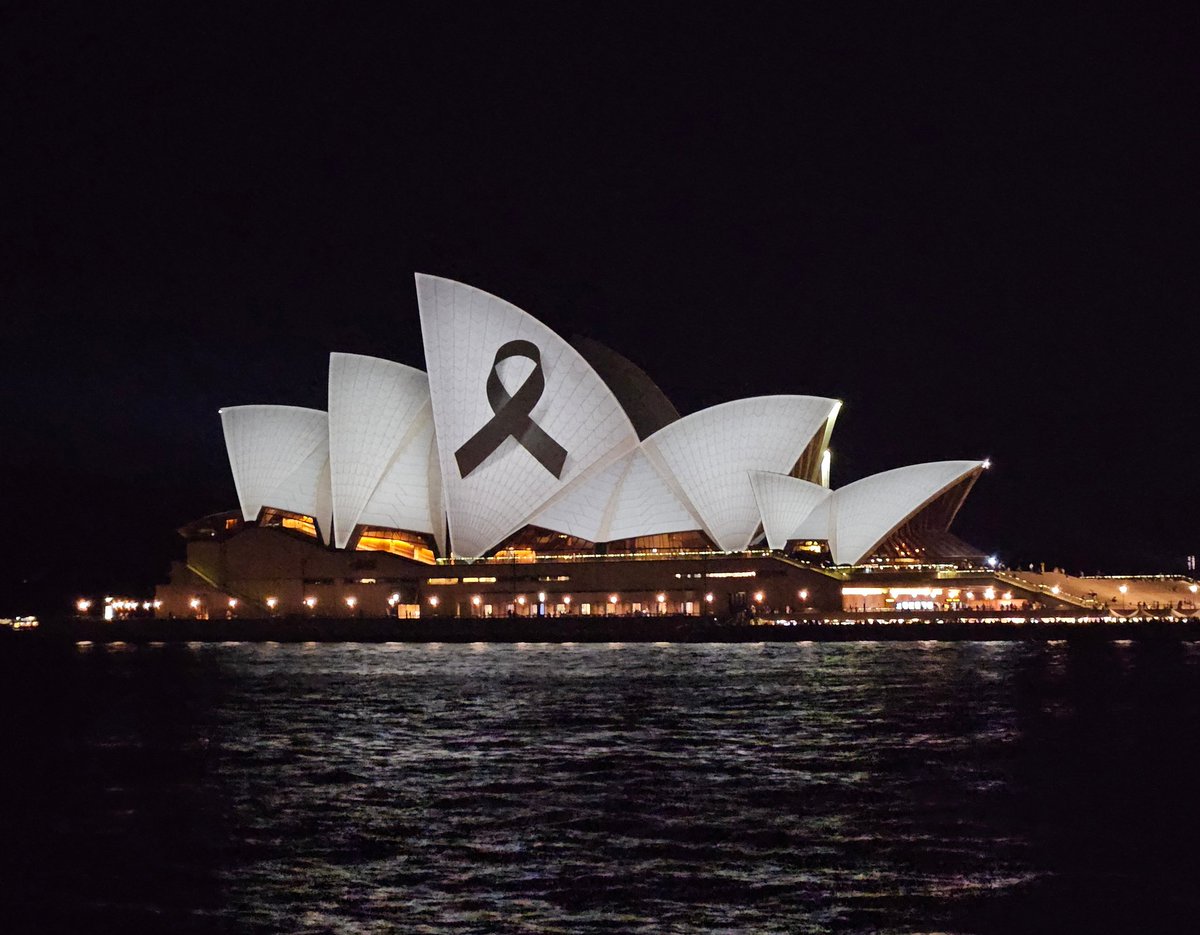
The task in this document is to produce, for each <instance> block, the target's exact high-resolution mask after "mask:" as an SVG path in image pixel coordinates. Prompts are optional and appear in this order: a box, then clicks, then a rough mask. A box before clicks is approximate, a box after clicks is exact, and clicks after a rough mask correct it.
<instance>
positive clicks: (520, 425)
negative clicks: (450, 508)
mask: <svg viewBox="0 0 1200 935" xmlns="http://www.w3.org/2000/svg"><path fill="white" fill-rule="evenodd" d="M510 357H524V358H526V359H528V360H532V361H533V373H531V374H530V375H529V376H528V377H527V378H526V379H525V382H524V383H522V384H521V385H520V386H519V387H518V388H517V391H516V392H515V393H513V394H512V395H511V396H510V395H509V393H508V390H506V389H505V388H504V384H503V383H501V382H500V374H499V373H498V372H497V369H496V368H497V367H499V365H500V361H502V360H508V359H509V358H510ZM545 390H546V377H545V374H543V373H542V353H541V351H539V350H538V348H537V345H536V344H534V343H533V342H532V341H522V340H516V341H509V342H507V343H506V344H502V345H500V349H499V350H497V351H496V359H495V360H494V361H492V372H491V373H489V374H488V378H487V398H488V404H489V405H490V406H491V407H492V412H493V413H494V415H493V416H492V418H490V419H489V420H488V421H487V422H485V423H484V425H483V427H482V428H480V429H479V431H477V432H476V433H475V434H474V435H472V436H471V437H470V438H468V439H467V440H466V441H465V442H463V444H462V447H461V448H459V449H458V451H456V452H454V457H455V460H457V461H458V473H459V475H460V476H462V477H466V476H467V475H468V474H470V473H471V472H472V471H474V470H475V469H476V468H477V467H479V465H481V464H482V463H483V462H484V461H485V460H486V459H487V457H488V456H489V455H490V454H491V453H492V452H493V451H495V450H496V449H497V448H499V447H500V444H501V443H502V442H503V441H504V439H506V438H508V437H509V436H510V435H511V436H512V437H513V438H515V439H516V440H517V443H518V444H520V446H521V447H522V448H524V449H525V450H526V451H528V452H529V453H530V454H531V455H533V456H534V457H535V458H536V459H537V461H538V463H539V464H540V465H541V466H542V467H544V468H545V469H546V470H547V471H549V472H550V473H551V474H553V475H554V476H555V477H556V478H557V477H561V476H562V469H563V463H564V462H565V461H566V459H567V449H565V448H564V447H563V446H562V445H560V444H559V443H558V442H556V441H555V440H554V439H553V438H551V437H550V436H549V435H547V434H546V432H545V431H544V430H543V429H542V427H541V426H540V425H538V424H537V423H536V422H534V421H533V419H532V418H530V415H529V414H530V413H531V412H533V407H534V406H536V405H537V403H538V400H539V399H541V398H542V393H543V392H545Z"/></svg>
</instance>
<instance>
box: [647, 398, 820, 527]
mask: <svg viewBox="0 0 1200 935" xmlns="http://www.w3.org/2000/svg"><path fill="white" fill-rule="evenodd" d="M838 405H839V403H838V402H837V400H833V399H824V398H821V397H816V396H758V397H753V398H750V399H739V400H734V401H733V402H729V403H722V404H721V405H719V406H713V407H711V408H709V409H703V410H701V411H700V412H696V413H693V414H692V415H690V416H686V417H684V418H682V419H680V420H679V421H678V422H673V423H671V424H670V425H668V426H666V427H665V428H663V429H660V430H659V431H658V432H656V433H655V434H653V435H651V436H650V437H649V438H648V439H646V441H645V442H644V443H643V447H644V448H645V450H646V453H647V454H648V455H649V456H650V459H651V461H652V462H654V464H655V466H656V467H657V468H658V469H659V473H660V475H661V476H662V477H663V478H665V479H667V480H668V482H671V483H672V485H673V487H674V489H675V490H676V493H677V494H678V495H679V496H680V500H681V501H683V502H684V503H686V504H687V505H688V507H689V509H691V510H692V512H693V513H695V514H696V516H697V517H699V519H700V520H701V521H702V522H703V523H704V531H705V532H707V533H708V535H709V537H710V538H711V539H712V540H713V541H714V542H715V543H716V544H717V545H718V547H720V548H722V549H724V550H726V551H739V550H741V549H745V548H747V547H748V546H749V545H750V543H751V542H752V541H753V540H754V536H755V533H756V532H757V531H758V526H759V512H758V504H757V503H756V502H755V499H754V490H753V489H752V488H751V486H750V476H749V472H750V471H769V472H772V473H775V474H786V473H788V472H789V471H791V470H792V468H793V467H794V466H795V464H796V462H797V460H798V459H799V458H800V455H801V454H802V453H803V452H804V449H805V447H806V446H807V445H808V443H809V441H810V440H811V439H812V437H813V436H814V435H815V434H816V433H817V432H818V431H820V430H821V429H823V428H824V426H825V424H826V421H827V420H828V419H829V418H830V416H831V415H833V413H834V412H835V411H836V409H837V407H838Z"/></svg>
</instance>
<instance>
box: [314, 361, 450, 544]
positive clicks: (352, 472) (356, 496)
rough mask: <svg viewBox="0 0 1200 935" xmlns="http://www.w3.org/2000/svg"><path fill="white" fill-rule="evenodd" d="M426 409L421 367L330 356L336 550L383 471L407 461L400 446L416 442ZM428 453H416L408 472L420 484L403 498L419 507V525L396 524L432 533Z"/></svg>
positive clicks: (346, 538) (344, 541)
mask: <svg viewBox="0 0 1200 935" xmlns="http://www.w3.org/2000/svg"><path fill="white" fill-rule="evenodd" d="M428 412H429V379H428V377H427V376H426V375H425V374H424V373H423V372H422V371H420V370H416V369H414V368H412V367H406V366H404V364H398V363H395V362H394V361H390V360H381V359H380V358H378V357H364V356H361V355H358V354H339V353H334V354H330V355H329V462H330V470H331V472H332V489H333V522H334V541H335V542H336V543H337V546H338V548H345V547H346V544H347V542H348V541H349V539H350V536H351V534H352V533H353V532H354V527H355V526H356V525H357V524H358V523H359V522H360V520H361V516H362V513H363V510H364V509H365V508H366V506H367V504H368V502H370V500H371V497H372V494H374V493H375V491H376V488H377V487H378V486H379V483H380V481H381V479H382V478H383V476H384V473H385V472H386V471H388V470H389V467H390V466H391V465H392V464H393V463H394V462H396V460H397V459H400V460H401V461H405V460H411V457H412V456H411V454H409V456H408V458H407V459H406V453H405V449H406V448H408V447H411V446H412V445H413V444H414V442H416V436H417V435H418V434H419V426H418V425H417V421H418V419H419V418H420V417H421V415H422V414H425V416H426V417H427V416H428ZM431 433H432V428H431V429H430V434H431ZM427 455H428V448H426V449H425V450H424V451H422V452H420V453H419V454H418V459H419V460H421V464H420V467H421V469H422V470H421V471H420V472H412V471H410V472H409V474H410V479H412V480H413V481H417V482H419V483H418V486H415V487H414V488H413V489H412V490H411V491H410V495H409V497H408V499H410V500H411V501H412V502H413V503H415V504H418V505H419V509H418V510H417V514H418V515H420V516H421V517H422V519H421V521H420V526H419V527H411V526H403V525H402V526H400V527H399V528H404V529H410V528H415V531H418V532H432V531H433V525H432V523H431V522H430V517H429V513H428V505H427V501H428V490H429V482H428V478H427V477H425V476H424V475H425V471H424V468H425V467H426V464H425V460H424V459H425V458H426V457H427ZM397 480H399V478H397ZM395 493H396V492H395V491H394V490H393V492H392V495H391V497H392V499H394V498H395Z"/></svg>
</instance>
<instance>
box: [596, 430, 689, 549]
mask: <svg viewBox="0 0 1200 935" xmlns="http://www.w3.org/2000/svg"><path fill="white" fill-rule="evenodd" d="M700 528H701V523H700V519H699V517H697V516H695V515H694V514H693V513H692V512H691V510H689V509H688V508H687V506H686V505H684V503H683V502H682V501H681V500H680V499H679V497H678V496H677V495H676V494H675V492H674V491H673V490H672V489H671V485H670V484H668V483H667V482H666V481H665V480H663V478H662V477H661V476H660V475H659V473H658V471H657V470H656V469H655V467H654V465H653V464H651V463H650V459H649V458H648V457H646V452H645V451H644V450H642V449H638V450H637V451H635V452H634V453H633V455H632V456H631V458H630V461H629V467H628V469H627V470H626V472H625V477H624V478H623V479H622V481H621V486H620V488H619V489H618V490H617V493H616V496H615V497H614V498H613V501H612V504H611V506H610V508H609V515H608V523H607V528H606V529H605V536H606V538H607V539H610V540H611V539H633V538H635V537H637V536H656V535H661V534H663V533H668V532H689V531H690V530H693V529H700Z"/></svg>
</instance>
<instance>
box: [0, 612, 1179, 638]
mask: <svg viewBox="0 0 1200 935" xmlns="http://www.w3.org/2000/svg"><path fill="white" fill-rule="evenodd" d="M2 637H3V639H0V645H3V644H6V643H7V644H17V643H21V644H23V643H94V644H95V643H100V644H105V643H133V644H142V643H194V642H204V643H214V642H216V643H220V642H256V643H261V642H277V643H314V642H316V643H389V642H399V643H480V642H482V643H612V642H621V643H660V642H670V643H758V642H789V643H791V642H806V641H811V642H854V641H862V640H878V641H889V642H912V641H921V640H935V641H945V642H964V641H1003V642H1026V641H1046V640H1091V641H1096V640H1101V641H1104V640H1155V641H1162V640H1169V641H1194V640H1200V619H1194V618H1162V617H1158V618H1136V619H1120V618H1095V617H1090V618H1069V617H1048V618H1040V617H1028V618H1026V617H1015V616H1011V615H1010V616H1004V617H996V618H993V619H979V618H976V617H972V618H967V619H963V618H953V617H944V616H935V617H927V618H919V617H910V618H903V619H895V620H882V619H880V618H879V617H873V618H869V619H865V620H859V619H851V618H849V617H839V618H824V619H813V620H803V619H802V620H797V621H794V622H793V621H770V622H762V623H755V622H727V621H722V620H719V619H717V618H707V617H706V618H698V617H620V618H590V619H585V618H579V617H572V618H562V617H552V618H532V619H531V618H520V619H509V618H488V619H479V618H445V617H442V618H434V619H428V620H397V619H396V618H393V617H384V618H357V619H335V618H316V619H314V618H273V619H245V620H179V619H175V620H156V619H135V620H118V621H112V622H105V621H102V620H92V619H77V618H67V619H59V620H48V621H43V622H42V623H41V624H40V625H39V626H38V627H37V628H36V629H34V630H27V631H22V632H10V631H6V632H4V633H3V634H2Z"/></svg>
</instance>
